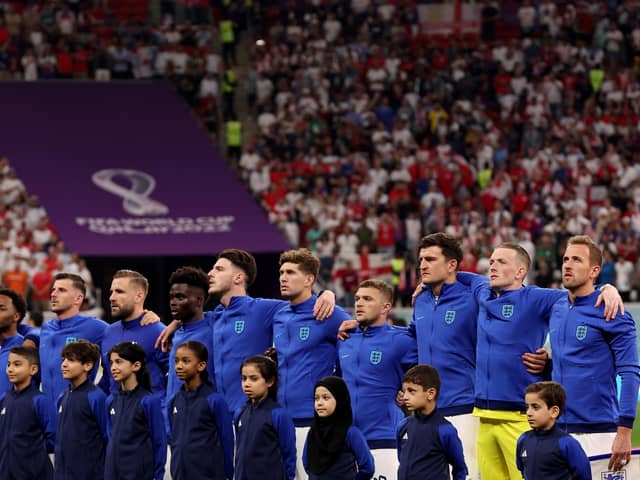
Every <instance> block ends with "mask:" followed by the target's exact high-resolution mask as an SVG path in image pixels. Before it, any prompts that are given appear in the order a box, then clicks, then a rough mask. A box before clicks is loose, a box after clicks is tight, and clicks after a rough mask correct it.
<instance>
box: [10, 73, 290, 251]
mask: <svg viewBox="0 0 640 480" xmlns="http://www.w3.org/2000/svg"><path fill="white" fill-rule="evenodd" d="M0 105H1V107H0V111H1V112H2V113H1V114H0V156H7V157H8V158H9V160H10V162H11V164H12V165H13V166H14V167H15V168H16V171H17V174H18V177H19V178H20V179H21V180H22V181H23V182H24V183H25V185H26V186H27V189H28V190H29V192H30V193H33V194H36V195H38V196H39V197H40V199H41V201H42V204H43V205H44V206H45V208H46V209H47V211H48V213H49V216H50V217H51V220H52V222H53V224H54V225H56V226H57V227H58V229H59V230H60V233H61V236H62V237H63V238H64V240H65V241H66V243H67V245H68V248H69V249H70V250H72V251H77V252H79V253H80V254H81V255H191V254H198V255H199V254H213V253H216V252H219V251H220V250H222V249H224V248H242V249H245V250H248V251H250V252H255V253H259V252H276V251H282V250H285V249H287V248H289V245H288V244H287V243H286V241H285V239H284V237H283V235H282V234H281V233H280V232H279V231H278V230H277V228H276V227H275V226H274V225H272V224H271V223H269V221H268V219H267V217H266V216H265V214H264V213H263V211H262V210H261V209H260V208H259V207H258V205H257V204H256V202H255V201H254V200H253V198H252V197H251V195H250V194H249V193H248V191H247V190H246V189H245V188H244V186H243V185H242V184H241V183H240V181H239V180H238V179H237V178H236V177H235V176H234V175H233V173H232V172H231V171H230V170H229V169H228V168H227V166H226V164H225V163H224V161H223V160H222V159H221V158H220V156H219V155H218V154H217V152H216V151H215V149H214V147H213V145H212V144H211V141H210V140H209V139H208V138H207V136H206V134H205V132H204V131H203V130H202V129H201V128H200V127H199V126H198V125H197V124H196V121H195V120H194V118H193V116H192V114H191V113H190V112H189V110H188V108H187V106H186V105H184V104H183V103H182V102H181V101H180V100H179V99H178V98H177V96H176V95H175V94H174V93H173V92H172V91H171V89H170V87H169V85H168V84H165V83H126V84H117V83H112V84H96V83H31V84H28V83H9V84H6V83H0Z"/></svg>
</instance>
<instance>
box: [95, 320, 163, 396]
mask: <svg viewBox="0 0 640 480" xmlns="http://www.w3.org/2000/svg"><path fill="white" fill-rule="evenodd" d="M143 316H144V315H141V316H140V317H138V318H135V319H133V320H130V321H127V322H125V321H122V320H118V321H117V322H115V323H112V324H111V325H109V326H108V327H107V329H106V330H105V332H104V338H103V339H102V368H103V369H104V371H103V375H102V380H101V381H100V387H101V388H102V389H103V390H104V391H105V393H106V394H107V395H109V394H113V393H116V392H117V391H118V389H119V388H120V387H119V385H118V383H117V382H116V381H115V380H114V379H113V377H112V376H111V373H110V371H109V369H110V365H111V362H109V350H111V349H112V348H113V347H114V346H115V345H117V344H118V343H121V342H135V343H137V344H138V345H140V346H141V347H142V348H144V351H145V352H147V367H148V368H149V374H150V375H151V389H152V391H153V393H156V394H158V395H161V396H164V395H165V393H166V388H167V387H166V386H167V372H168V370H169V353H167V352H163V351H162V349H161V348H154V346H153V345H154V343H155V342H156V339H157V338H158V336H159V335H160V333H162V330H164V325H163V324H162V323H160V322H158V323H153V324H151V325H146V326H144V327H143V326H141V325H140V320H141V319H142V317H143Z"/></svg>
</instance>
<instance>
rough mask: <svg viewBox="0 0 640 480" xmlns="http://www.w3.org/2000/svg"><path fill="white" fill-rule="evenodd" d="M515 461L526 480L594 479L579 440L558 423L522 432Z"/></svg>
mask: <svg viewBox="0 0 640 480" xmlns="http://www.w3.org/2000/svg"><path fill="white" fill-rule="evenodd" d="M560 418H562V417H560ZM516 465H517V466H518V470H520V471H521V472H522V475H523V477H524V479H525V480H540V479H544V480H565V479H567V478H571V479H573V480H591V464H590V463H589V458H588V457H587V455H586V453H584V450H583V449H582V447H581V446H580V443H578V441H577V440H576V439H575V438H573V437H572V436H571V435H569V434H568V433H567V432H565V431H563V430H562V429H560V428H559V427H558V425H557V424H556V425H554V426H553V427H552V428H551V429H550V430H546V431H544V430H543V431H539V430H529V431H528V432H525V433H523V434H522V435H520V438H519V439H518V445H517V447H516Z"/></svg>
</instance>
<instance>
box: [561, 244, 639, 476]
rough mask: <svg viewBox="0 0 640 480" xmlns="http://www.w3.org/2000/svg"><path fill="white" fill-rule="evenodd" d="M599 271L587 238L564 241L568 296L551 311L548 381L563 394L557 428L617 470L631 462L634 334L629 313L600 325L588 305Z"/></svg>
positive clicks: (600, 312)
mask: <svg viewBox="0 0 640 480" xmlns="http://www.w3.org/2000/svg"><path fill="white" fill-rule="evenodd" d="M601 267H602V250H601V249H600V247H599V246H598V245H597V244H596V243H595V242H594V241H593V240H592V239H591V238H589V237H587V236H583V235H581V236H576V237H571V238H570V239H569V241H568V243H567V248H566V250H565V253H564V256H563V259H562V284H563V285H564V287H565V288H566V289H567V290H568V291H569V293H568V295H567V294H565V295H563V297H562V298H561V299H560V300H558V301H557V302H556V303H555V305H554V306H553V309H552V312H551V322H550V337H551V348H552V350H553V370H552V377H553V380H554V381H556V382H559V383H562V385H563V386H564V387H565V389H566V391H567V405H566V411H565V412H564V414H563V415H562V417H561V418H560V420H559V425H560V427H561V428H563V429H565V430H566V431H567V432H569V433H571V434H573V436H574V437H575V438H576V439H577V440H578V441H579V442H580V444H581V445H582V448H583V449H584V450H585V452H586V453H587V455H588V456H594V455H602V454H607V453H609V452H611V458H610V460H609V468H610V469H615V470H619V469H621V468H623V467H624V466H625V465H626V464H627V463H628V462H629V461H630V458H631V430H632V428H633V422H634V419H635V416H636V405H637V398H638V385H639V384H640V367H639V366H638V350H637V333H636V325H635V322H634V320H633V318H632V317H631V315H629V313H621V314H618V315H617V316H616V318H615V319H614V320H613V321H612V322H605V321H604V319H603V317H604V307H603V306H599V307H596V306H594V305H595V303H596V298H597V297H598V295H599V293H600V292H599V291H598V290H596V288H595V280H596V278H597V277H598V275H599V274H600V269H601ZM617 376H619V377H620V379H621V390H620V400H618V394H617V388H616V377H617Z"/></svg>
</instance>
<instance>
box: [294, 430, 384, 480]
mask: <svg viewBox="0 0 640 480" xmlns="http://www.w3.org/2000/svg"><path fill="white" fill-rule="evenodd" d="M308 439H309V437H308V436H307V440H305V442H304V450H303V452H302V464H303V465H304V469H305V470H306V471H307V473H308V474H309V480H369V479H370V478H371V477H373V474H374V473H375V471H376V467H375V462H374V460H373V455H371V450H369V447H368V446H367V441H366V440H365V438H364V435H362V432H361V431H360V430H358V428H356V427H354V426H353V425H351V426H350V427H349V429H348V430H347V435H346V437H345V439H344V449H343V450H342V452H341V453H340V456H339V457H338V459H337V460H336V462H335V463H334V464H333V465H331V466H330V467H329V468H328V469H327V470H325V471H324V472H322V473H321V474H319V475H314V474H313V473H311V472H309V470H308V463H307V441H308Z"/></svg>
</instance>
